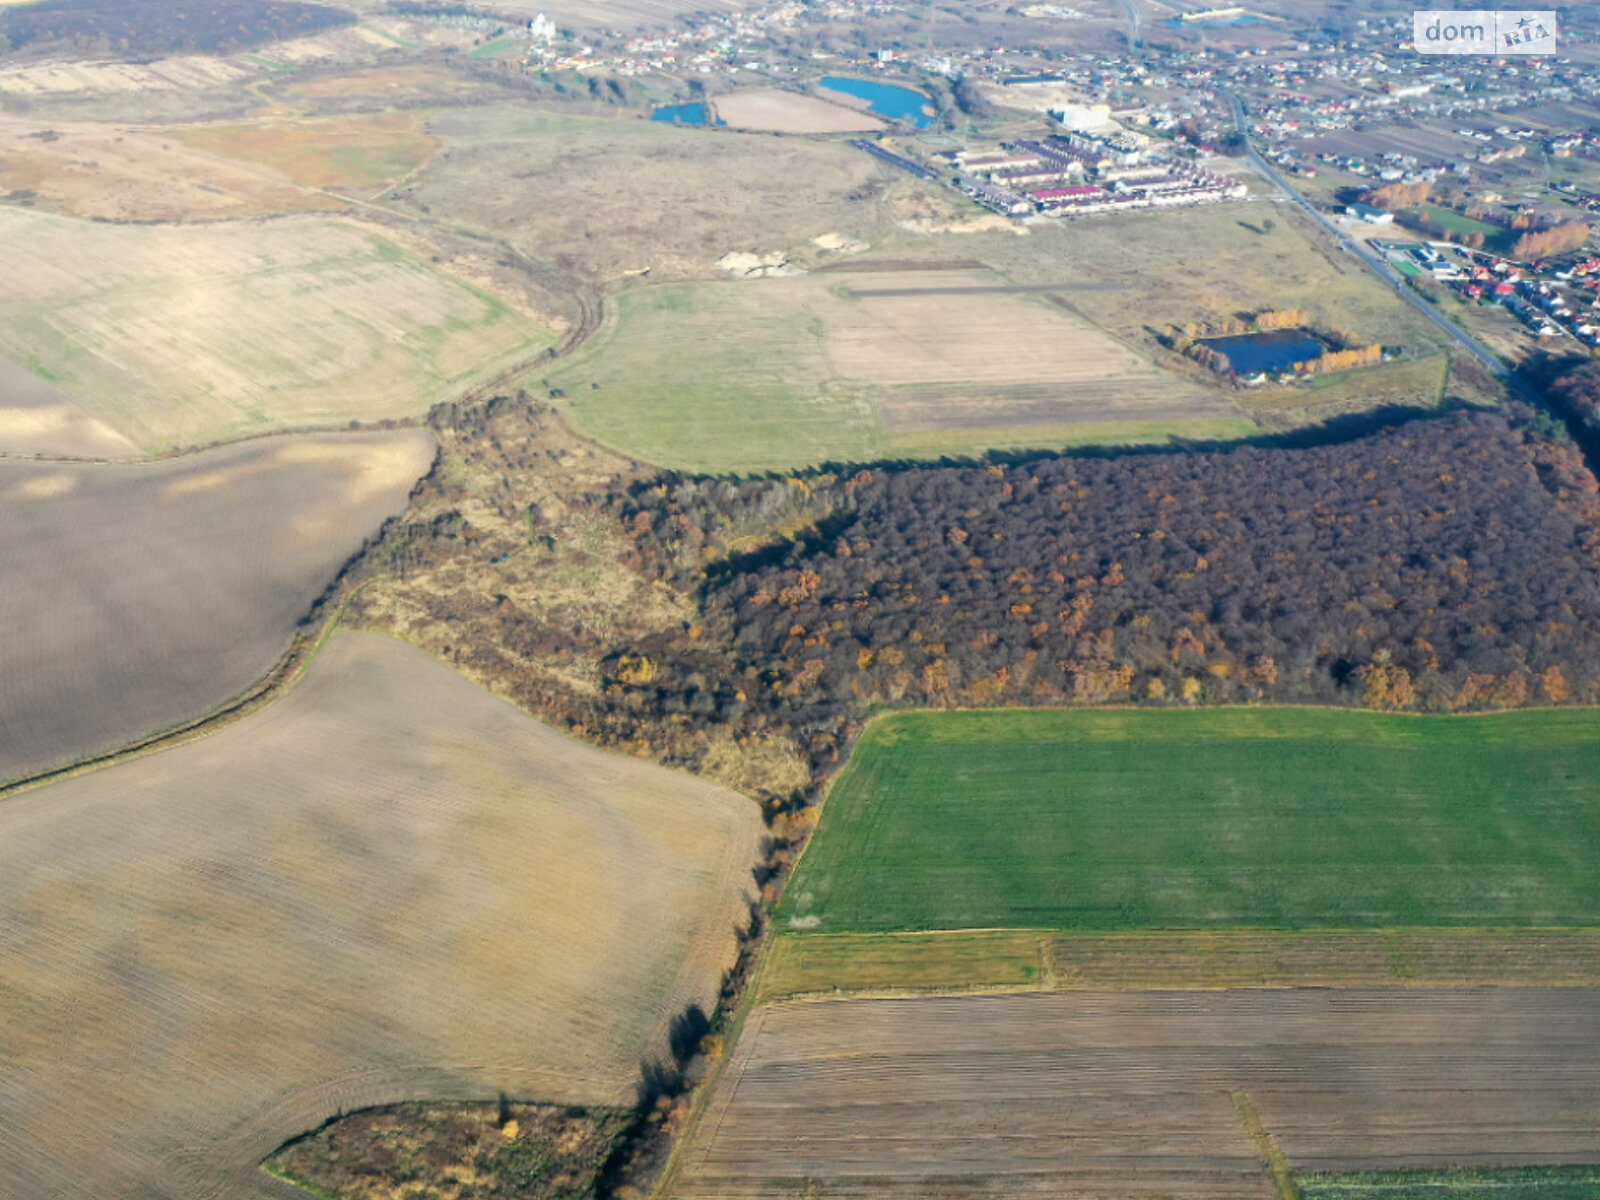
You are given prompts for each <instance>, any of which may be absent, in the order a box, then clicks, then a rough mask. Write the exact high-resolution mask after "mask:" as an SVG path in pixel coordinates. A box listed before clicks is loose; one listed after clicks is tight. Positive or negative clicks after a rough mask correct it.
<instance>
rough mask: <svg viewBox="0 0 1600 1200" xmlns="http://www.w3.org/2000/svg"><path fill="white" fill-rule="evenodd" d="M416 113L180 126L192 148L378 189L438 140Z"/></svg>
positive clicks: (313, 180) (316, 181)
mask: <svg viewBox="0 0 1600 1200" xmlns="http://www.w3.org/2000/svg"><path fill="white" fill-rule="evenodd" d="M426 123H427V122H426V118H424V117H423V115H422V114H420V113H414V112H399V113H374V114H365V115H358V116H347V117H327V118H322V119H318V120H312V121H294V122H273V121H259V122H250V123H248V124H228V125H204V126H198V127H194V128H190V129H184V130H179V131H177V133H176V136H177V137H179V138H180V139H182V140H183V141H184V142H186V143H188V144H189V145H191V146H194V147H197V148H199V149H202V150H208V151H210V152H212V153H214V154H218V155H222V156H224V157H226V158H234V159H242V160H244V161H246V162H253V163H261V164H264V165H266V166H269V167H271V168H273V169H274V170H276V171H279V172H281V173H282V174H284V175H285V176H287V177H288V178H290V179H292V180H294V181H295V182H296V183H299V184H303V185H305V186H306V187H313V188H333V187H338V188H347V187H369V188H370V187H376V186H377V185H379V184H382V183H390V182H393V181H395V180H397V179H400V178H401V177H403V176H405V175H408V174H410V173H411V172H412V171H415V170H417V168H419V167H421V166H422V164H423V163H425V162H427V161H428V159H429V158H430V157H431V156H432V154H433V152H434V151H435V150H436V149H438V146H439V143H438V142H437V141H436V140H435V139H434V138H431V137H429V136H428V134H427V132H426V128H425V127H426Z"/></svg>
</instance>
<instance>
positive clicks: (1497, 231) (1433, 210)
mask: <svg viewBox="0 0 1600 1200" xmlns="http://www.w3.org/2000/svg"><path fill="white" fill-rule="evenodd" d="M1415 211H1416V213H1417V215H1419V216H1421V217H1425V218H1426V219H1428V220H1430V221H1433V222H1435V223H1437V224H1439V225H1442V226H1444V227H1445V228H1446V229H1448V230H1449V231H1450V232H1451V233H1456V234H1463V235H1464V234H1468V233H1481V234H1483V236H1484V237H1485V238H1487V239H1489V240H1490V241H1493V240H1494V239H1495V238H1498V237H1500V236H1501V235H1503V234H1504V233H1505V232H1506V231H1505V230H1504V229H1501V228H1500V226H1498V225H1491V224H1489V222H1487V221H1477V220H1474V219H1473V218H1471V217H1464V216H1462V215H1461V214H1460V213H1458V212H1452V211H1451V210H1450V209H1448V208H1440V207H1438V206H1437V205H1432V204H1424V205H1419V206H1418V207H1417V209H1416V210H1415Z"/></svg>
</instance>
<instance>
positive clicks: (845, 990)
mask: <svg viewBox="0 0 1600 1200" xmlns="http://www.w3.org/2000/svg"><path fill="white" fill-rule="evenodd" d="M997 938H999V939H1000V940H1001V941H1003V942H1004V943H1005V944H1003V945H1001V944H997V942H996V939H997ZM1019 954H1025V955H1027V956H1028V957H1029V958H1030V959H1031V961H1032V964H1033V965H1034V966H1035V968H1036V969H1037V971H1038V975H1037V976H1034V977H1018V976H1017V974H1016V970H1015V967H1016V966H1017V956H1018V955H1019ZM996 955H998V956H999V958H998V959H997V958H996V957H995V956H996ZM996 962H999V963H1001V964H1002V966H1001V967H999V968H996V967H995V966H994V965H993V964H995V963H996ZM1007 966H1009V967H1011V968H1012V969H1011V970H1007V969H1005V968H1006V967H1007ZM763 968H764V973H763V975H762V976H761V977H760V978H759V979H758V980H757V981H756V985H755V992H756V995H757V998H758V1003H761V1004H775V1003H780V1002H784V1001H790V1000H794V1001H810V1000H832V999H845V998H850V999H891V998H893V999H906V998H915V997H926V996H941V995H942V996H969V995H1012V994H1028V993H1041V992H1075V991H1119V992H1140V991H1184V992H1224V991H1263V992H1265V991H1283V990H1304V989H1307V988H1337V987H1364V988H1374V989H1397V988H1427V989H1435V990H1442V989H1467V988H1482V987H1502V988H1573V987H1597V986H1600V927H1590V926H1578V925H1574V926H1522V927H1518V926H1507V927H1498V926H1496V927H1489V926H1483V927H1476V926H1474V927H1451V926H1446V927H1429V926H1405V927H1383V928H1371V929H1358V928H1329V929H1308V930H1281V929H1267V928H1258V927H1238V928H1232V929H1131V930H1107V931H1074V930H1052V929H1027V928H1012V929H970V930H969V929H948V930H916V931H907V932H903V933H902V932H894V931H887V932H885V931H871V932H862V933H852V932H830V933H805V932H796V931H793V930H778V931H776V933H775V935H774V936H773V938H772V946H771V949H770V951H769V952H768V954H767V956H766V957H765V958H764V959H763Z"/></svg>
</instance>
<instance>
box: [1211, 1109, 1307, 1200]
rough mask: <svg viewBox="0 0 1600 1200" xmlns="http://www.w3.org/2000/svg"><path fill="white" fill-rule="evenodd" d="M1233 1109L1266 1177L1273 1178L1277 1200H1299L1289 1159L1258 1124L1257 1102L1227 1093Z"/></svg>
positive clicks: (1298, 1188)
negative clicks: (1254, 1147)
mask: <svg viewBox="0 0 1600 1200" xmlns="http://www.w3.org/2000/svg"><path fill="white" fill-rule="evenodd" d="M1229 1096H1230V1098H1231V1099H1232V1100H1233V1107H1234V1109H1235V1111H1237V1112H1238V1114H1239V1119H1240V1120H1241V1121H1242V1122H1243V1123H1244V1128H1245V1132H1246V1133H1248V1134H1249V1135H1250V1140H1251V1141H1252V1142H1254V1143H1255V1146H1256V1153H1257V1154H1259V1155H1260V1156H1261V1163H1262V1165H1263V1166H1264V1167H1266V1169H1267V1174H1268V1175H1270V1176H1272V1183H1273V1186H1274V1187H1275V1188H1277V1191H1278V1200H1301V1198H1300V1186H1299V1184H1297V1183H1295V1180H1294V1171H1293V1170H1292V1169H1291V1168H1290V1166H1289V1159H1288V1156H1286V1155H1285V1154H1284V1152H1283V1148H1282V1147H1281V1146H1279V1145H1278V1139H1277V1138H1275V1137H1273V1136H1272V1134H1271V1132H1270V1131H1269V1130H1268V1129H1267V1127H1266V1125H1265V1124H1264V1123H1263V1122H1262V1120H1261V1114H1260V1112H1258V1111H1257V1110H1256V1102H1255V1100H1253V1099H1252V1098H1251V1096H1250V1093H1249V1092H1230V1093H1229Z"/></svg>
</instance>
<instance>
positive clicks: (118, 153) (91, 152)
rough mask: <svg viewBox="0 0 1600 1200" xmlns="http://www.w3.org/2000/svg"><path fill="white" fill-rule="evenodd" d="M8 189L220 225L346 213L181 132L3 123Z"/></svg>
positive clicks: (126, 213)
mask: <svg viewBox="0 0 1600 1200" xmlns="http://www.w3.org/2000/svg"><path fill="white" fill-rule="evenodd" d="M0 191H5V192H10V193H11V194H12V195H13V196H18V195H21V196H26V197H28V198H29V199H30V200H31V201H32V202H33V203H35V204H37V205H39V206H41V207H47V208H51V209H54V210H56V211H57V212H63V213H68V214H71V215H74V216H84V217H103V218H107V219H110V220H125V221H186V220H197V219H200V220H215V219H220V218H228V217H248V216H259V215H263V214H267V213H291V212H328V211H332V210H336V209H342V208H344V207H345V205H344V203H343V202H342V201H341V200H339V199H338V198H337V197H334V196H328V195H324V194H323V193H321V192H318V191H315V190H311V189H308V188H305V187H302V186H299V185H298V184H296V183H294V182H293V181H291V180H289V179H288V178H286V177H285V176H283V175H282V174H280V173H279V172H277V171H275V170H272V169H269V168H263V167H261V166H258V165H254V164H244V163H240V162H238V161H237V160H236V159H230V158H225V157H219V156H217V155H216V154H212V153H207V152H206V151H204V150H203V149H197V148H195V147H193V146H191V145H189V144H187V143H186V142H185V140H184V135H183V133H182V131H174V130H159V129H157V130H147V129H140V128H137V127H132V126H119V125H98V124H96V125H89V124H79V123H61V122H42V121H39V120H37V119H23V118H0Z"/></svg>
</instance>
